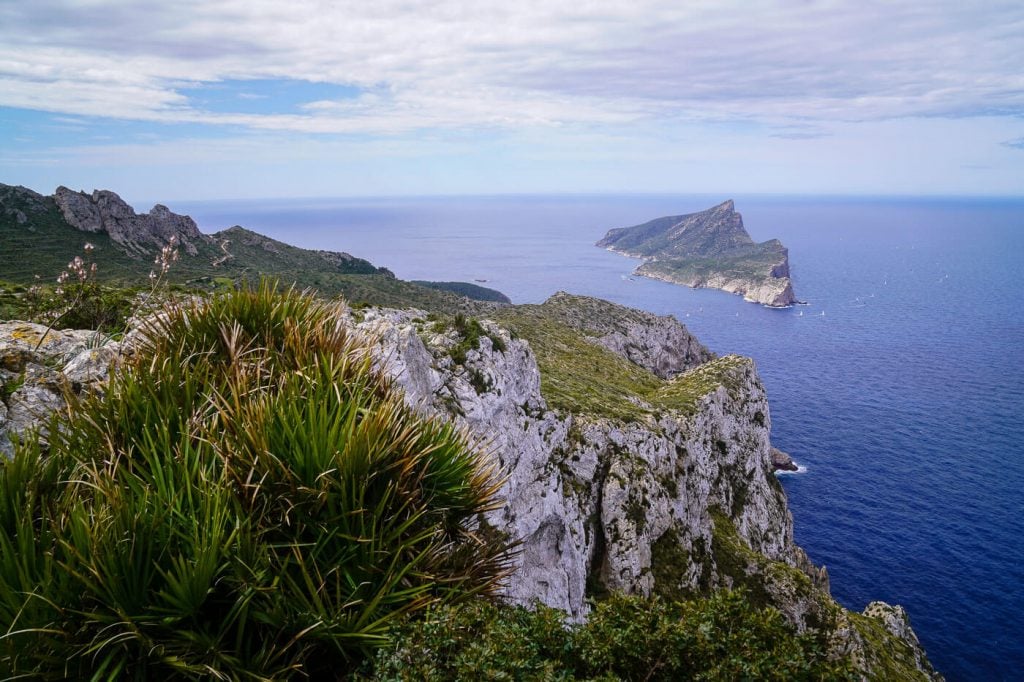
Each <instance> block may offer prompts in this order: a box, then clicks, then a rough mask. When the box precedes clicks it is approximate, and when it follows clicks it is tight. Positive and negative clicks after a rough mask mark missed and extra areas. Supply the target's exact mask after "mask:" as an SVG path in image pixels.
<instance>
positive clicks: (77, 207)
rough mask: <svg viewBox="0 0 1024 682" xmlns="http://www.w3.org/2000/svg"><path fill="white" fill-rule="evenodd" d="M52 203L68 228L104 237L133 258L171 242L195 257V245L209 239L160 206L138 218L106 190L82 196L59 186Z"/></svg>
mask: <svg viewBox="0 0 1024 682" xmlns="http://www.w3.org/2000/svg"><path fill="white" fill-rule="evenodd" d="M53 199H54V201H56V202H57V207H58V208H59V209H60V211H61V213H62V214H63V216H64V219H65V220H66V221H67V223H68V225H71V226H72V227H74V228H75V229H76V230H80V231H82V232H92V233H97V232H103V233H106V234H107V235H109V236H110V239H111V240H112V241H114V242H115V243H116V244H119V245H121V246H122V247H124V249H125V250H126V251H127V252H128V253H130V254H133V255H148V254H150V253H151V252H153V251H159V250H160V249H161V248H163V247H164V246H166V245H167V244H169V243H170V242H171V240H172V239H175V240H177V242H178V244H179V245H180V247H181V248H182V249H184V250H185V251H186V252H187V253H188V254H190V255H192V256H195V255H198V253H199V250H198V248H197V245H198V244H199V243H200V242H203V241H208V240H209V239H210V238H209V237H206V236H205V235H203V234H202V233H200V232H199V228H198V227H196V223H195V221H194V220H192V218H190V217H188V216H182V215H178V214H176V213H172V212H171V211H170V210H169V209H168V208H167V207H166V206H164V205H162V204H157V205H156V206H154V207H153V209H152V210H151V211H150V212H149V213H143V214H141V215H139V214H136V213H135V210H134V209H133V208H132V207H131V206H129V205H128V204H127V203H126V202H125V201H124V200H123V199H121V197H119V196H118V195H117V194H115V193H113V192H111V191H109V190H94V191H93V193H92V194H86V193H85V192H74V191H72V190H70V189H68V188H67V187H63V186H61V187H58V188H57V191H56V193H54V195H53Z"/></svg>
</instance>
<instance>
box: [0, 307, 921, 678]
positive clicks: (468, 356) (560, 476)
mask: <svg viewBox="0 0 1024 682" xmlns="http://www.w3.org/2000/svg"><path fill="white" fill-rule="evenodd" d="M549 304H550V305H549ZM549 304H545V306H535V307H533V308H534V309H535V310H533V312H535V313H538V314H540V313H543V314H544V315H547V316H549V317H555V318H558V324H560V325H564V327H565V328H570V329H573V330H575V332H576V333H577V334H578V335H579V337H580V338H582V339H583V341H582V343H585V344H587V345H588V346H590V347H592V348H593V349H594V352H595V353H596V354H597V355H596V356H593V357H591V356H586V355H581V354H580V352H579V348H574V349H570V350H571V354H572V356H573V357H577V358H579V362H596V361H598V360H600V358H599V357H598V356H601V355H609V356H615V357H616V358H618V361H627V362H628V363H629V364H630V366H633V367H635V368H637V371H638V372H642V373H646V374H645V376H649V377H650V381H651V382H654V383H653V384H652V385H650V386H648V385H647V384H643V385H644V386H647V388H648V390H649V392H648V393H645V394H643V395H636V396H634V397H633V400H635V405H633V407H635V408H636V409H635V410H631V411H628V412H625V413H624V414H626V415H627V416H626V417H625V418H624V417H622V416H615V417H608V416H602V415H601V414H600V413H597V412H594V411H592V410H591V411H587V410H582V411H580V412H577V413H572V412H569V411H567V410H565V409H563V408H561V407H553V406H552V405H551V404H550V403H549V399H548V398H547V397H546V394H547V395H561V394H559V393H558V392H557V390H556V389H557V388H558V387H557V386H554V385H552V384H551V382H550V379H549V377H542V376H541V372H540V369H539V367H538V360H537V355H535V352H534V349H533V348H532V347H531V342H530V341H528V340H527V339H526V338H523V337H521V336H519V335H517V334H514V333H513V332H512V331H510V330H509V329H508V328H505V327H503V326H499V325H498V324H496V323H493V322H490V321H487V320H481V321H479V322H478V323H476V324H478V326H477V327H473V326H472V325H469V324H467V323H466V322H465V321H464V320H463V321H461V322H458V323H452V321H451V320H447V321H446V320H443V319H429V316H428V315H427V314H426V313H424V312H421V311H408V310H407V311H399V310H386V309H367V310H364V311H359V312H357V313H353V317H352V324H353V327H354V328H355V329H357V330H358V331H359V332H361V333H363V334H365V335H367V336H368V337H369V338H371V339H373V340H374V343H375V344H376V348H377V354H378V358H379V362H380V364H381V366H382V367H383V368H385V370H386V371H387V372H388V373H390V374H391V375H392V376H393V377H394V378H395V381H396V382H397V384H398V385H399V386H401V387H402V388H403V389H404V390H405V396H406V400H407V401H408V402H409V403H410V404H411V405H412V406H414V407H415V408H416V409H418V410H421V411H423V412H425V413H428V414H443V415H446V416H449V417H451V418H453V419H454V420H456V421H457V422H458V423H460V424H462V425H463V426H465V427H466V428H467V429H468V430H469V432H470V433H471V434H472V436H473V437H474V438H475V439H477V440H478V442H479V443H480V444H481V446H482V447H484V448H486V449H487V450H488V451H489V452H490V453H491V454H492V456H493V457H494V458H495V460H496V461H497V463H498V464H499V465H500V467H501V470H502V472H503V473H504V474H505V475H506V476H507V479H506V481H505V484H504V490H503V494H504V496H505V498H506V500H507V504H506V505H505V507H504V508H503V509H501V510H498V511H495V512H492V513H490V514H489V515H488V516H487V517H486V518H485V519H482V521H481V523H484V524H487V525H489V526H491V527H492V528H493V529H494V530H496V531H499V532H503V533H507V534H508V535H509V536H511V537H514V538H518V539H520V540H521V541H522V545H521V552H520V553H519V555H518V556H517V558H516V564H515V570H514V572H513V574H512V576H511V578H510V580H509V582H508V585H507V587H506V589H505V592H506V596H507V597H508V598H509V599H511V600H512V601H515V602H518V603H523V604H529V603H532V602H534V601H535V600H540V601H541V602H543V603H545V604H548V605H550V606H554V607H557V608H560V609H563V610H564V611H566V612H567V613H569V614H570V615H571V617H573V618H575V619H581V618H584V617H585V616H586V613H587V608H588V607H587V601H586V600H587V598H588V597H590V596H600V595H601V594H603V593H605V592H607V591H610V590H622V591H625V592H630V593H639V594H660V595H663V596H666V597H687V596H693V595H698V594H701V593H706V592H707V591H709V590H713V589H716V588H719V587H744V588H746V589H747V591H748V594H749V595H750V597H751V599H753V600H755V601H756V602H758V603H763V604H771V605H774V606H775V607H777V608H779V609H780V610H781V611H782V613H783V614H784V615H785V616H786V617H787V618H788V619H789V620H790V621H791V622H792V623H793V624H794V625H795V626H796V627H797V628H798V629H800V630H807V629H810V628H815V629H819V630H822V631H825V632H828V633H829V637H830V641H831V647H832V649H833V651H834V652H835V653H836V654H837V655H850V656H852V657H853V659H854V660H855V661H857V663H858V665H859V666H860V667H861V669H862V671H863V672H864V674H865V676H866V677H872V678H877V679H915V678H919V679H939V677H938V676H937V675H935V674H934V672H933V671H932V670H931V668H930V666H929V665H928V663H927V659H926V658H925V657H924V653H923V651H921V648H920V646H919V644H918V643H917V640H916V637H914V636H913V632H912V630H911V629H910V627H909V622H908V621H907V620H906V616H905V614H904V613H903V612H902V609H899V608H898V607H890V606H888V605H884V604H881V603H875V604H872V605H871V606H870V607H869V608H868V609H867V610H866V611H865V613H864V614H855V613H850V612H847V611H845V610H844V609H842V608H841V607H839V606H838V605H837V604H836V603H835V602H834V601H833V600H832V599H831V597H830V596H829V594H828V578H827V575H826V573H825V571H824V570H823V569H819V568H816V567H815V566H813V565H812V564H811V562H810V561H809V560H808V559H807V556H806V555H805V554H804V552H803V551H802V550H801V549H800V548H799V547H797V546H796V545H795V544H794V542H793V531H792V518H791V516H790V513H789V511H788V508H787V506H786V499H785V494H784V492H783V490H782V488H781V486H780V485H779V483H778V481H777V480H776V478H775V476H774V474H773V465H772V448H771V445H770V429H771V418H770V412H769V406H768V402H767V399H766V396H765V393H764V388H763V386H762V384H761V381H760V379H759V377H758V375H757V371H756V368H755V366H754V363H753V362H752V361H751V360H750V359H748V358H742V357H738V356H726V357H722V358H713V357H712V356H711V354H710V353H708V352H707V350H706V349H704V348H703V346H700V345H699V343H697V342H696V341H695V340H694V339H693V338H692V336H690V335H689V334H688V332H686V330H685V328H683V327H682V325H679V324H678V322H675V321H674V320H671V318H658V317H655V316H652V315H648V314H645V313H637V312H636V311H627V310H626V309H623V308H621V307H619V306H613V305H612V304H607V303H605V302H600V301H594V300H592V299H581V298H579V297H570V296H568V295H559V296H558V297H556V299H555V300H553V301H552V302H549ZM573 310H578V311H579V312H580V314H579V315H574V314H573V313H572V311H573ZM538 311H539V312H538ZM468 329H472V330H474V331H473V334H470V333H469V331H467V330H468ZM520 329H525V327H520ZM552 329H554V328H553V327H552V328H548V327H545V328H544V330H545V333H547V332H550V331H551V330H552ZM45 331H46V330H45V328H43V327H40V326H38V325H30V324H26V323H16V322H15V323H4V324H0V368H2V369H0V397H2V398H3V400H2V402H0V449H3V451H4V452H9V451H10V437H11V436H17V435H18V434H24V433H27V432H28V431H27V429H29V428H30V427H31V426H32V425H33V424H34V423H38V420H39V419H40V418H41V417H42V416H44V415H45V413H46V412H47V411H49V410H52V409H57V408H59V407H60V406H61V405H63V404H64V399H65V396H66V395H68V392H70V393H74V392H81V391H84V390H99V389H100V388H101V387H102V378H103V376H104V373H105V368H106V366H107V365H108V364H109V363H110V362H111V361H113V360H114V359H116V357H117V354H118V352H119V351H120V350H121V349H120V348H119V347H118V346H117V345H116V344H106V345H101V346H99V347H95V346H97V344H96V343H95V342H94V337H93V336H92V332H58V333H53V332H50V333H49V334H47V335H46V338H45V339H43V343H42V344H40V343H39V341H40V339H41V338H43V334H44V333H45ZM666 337H668V338H674V339H675V343H676V344H681V345H677V346H676V347H674V348H669V347H663V346H658V345H657V343H664V341H663V339H664V338H666ZM659 339H661V340H662V341H658V340H659ZM129 343H130V342H129ZM652 344H653V345H652ZM37 345H38V349H37V348H36V346H37ZM91 346H92V347H91ZM545 352H547V351H545ZM662 356H669V357H672V358H674V359H673V360H672V361H671V362H669V363H665V362H662V361H661V358H662ZM548 361H549V360H548ZM608 366H612V365H608ZM581 371H582V370H581ZM655 373H658V375H659V376H660V377H661V378H658V377H656V376H655ZM608 379H609V381H612V380H613V377H608ZM558 380H560V379H556V381H558ZM681 395H682V396H685V400H681V399H679V396H681ZM665 396H673V399H672V400H662V398H664V397H665ZM559 404H561V403H559ZM587 404H598V405H599V404H600V403H599V402H594V403H587ZM44 436H45V434H44ZM776 457H778V456H777V455H776ZM892 675H895V677H892Z"/></svg>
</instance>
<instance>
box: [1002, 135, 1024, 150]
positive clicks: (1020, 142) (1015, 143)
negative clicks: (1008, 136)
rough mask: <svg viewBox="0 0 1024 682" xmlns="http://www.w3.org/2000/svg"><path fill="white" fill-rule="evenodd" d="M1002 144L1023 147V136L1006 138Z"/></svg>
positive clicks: (1014, 147)
mask: <svg viewBox="0 0 1024 682" xmlns="http://www.w3.org/2000/svg"><path fill="white" fill-rule="evenodd" d="M1002 145H1003V146H1004V147H1009V148H1010V149H1024V137H1020V138H1017V139H1016V140H1007V141H1006V142H1003V143H1002Z"/></svg>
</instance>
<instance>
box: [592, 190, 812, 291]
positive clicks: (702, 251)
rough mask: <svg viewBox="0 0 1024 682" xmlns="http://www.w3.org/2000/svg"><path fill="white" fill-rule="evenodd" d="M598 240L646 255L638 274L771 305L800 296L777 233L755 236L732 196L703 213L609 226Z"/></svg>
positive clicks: (617, 249) (614, 248) (624, 251)
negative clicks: (760, 238)
mask: <svg viewBox="0 0 1024 682" xmlns="http://www.w3.org/2000/svg"><path fill="white" fill-rule="evenodd" d="M597 246H600V247H603V248H606V249H608V250H610V251H614V252H616V253H621V254H623V255H626V256H632V257H634V258H643V259H644V262H643V263H642V264H641V265H640V266H639V267H638V268H637V269H636V274H638V275H643V276H645V277H651V278H653V279H662V280H665V281H668V282H673V283H675V284H684V285H686V286H689V287H708V288H713V289H723V290H724V291H728V292H730V293H735V294H741V295H743V296H744V298H746V300H748V301H752V302H756V303H762V304H764V305H767V306H771V307H784V306H788V305H792V304H793V303H795V302H796V297H795V296H794V294H793V286H792V283H791V281H790V277H789V252H788V250H787V249H786V247H784V246H783V245H782V242H780V241H779V240H778V239H770V240H768V241H766V242H761V243H757V242H755V241H754V240H753V239H751V238H750V235H749V234H748V233H747V231H746V229H745V228H744V227H743V217H742V216H741V215H740V214H739V213H738V212H736V210H735V208H734V206H733V202H732V200H729V201H726V202H723V203H721V204H719V205H718V206H714V207H712V208H709V209H707V210H706V211H700V212H699V213H690V214H687V215H677V216H666V217H663V218H657V219H655V220H651V221H649V222H646V223H643V224H641V225H634V226H632V227H621V228H616V229H613V230H609V231H608V234H606V235H605V236H604V238H603V239H601V240H600V241H599V242H597Z"/></svg>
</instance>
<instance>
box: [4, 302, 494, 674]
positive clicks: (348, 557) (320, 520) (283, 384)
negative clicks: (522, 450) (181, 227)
mask: <svg viewBox="0 0 1024 682" xmlns="http://www.w3.org/2000/svg"><path fill="white" fill-rule="evenodd" d="M50 433H51V434H54V435H52V436H51V445H50V448H49V451H48V452H46V453H44V452H43V451H42V446H40V444H39V443H38V442H34V441H26V442H24V443H22V444H20V445H19V447H18V448H17V451H16V454H15V456H14V458H13V459H12V460H11V461H9V462H6V463H5V464H3V465H2V466H0V496H2V499H0V627H2V628H3V632H0V673H3V674H5V675H6V676H17V675H29V676H32V677H41V678H51V679H55V678H60V679H65V678H79V677H81V678H91V679H124V678H128V679H132V678H134V679H149V678H152V677H155V676H157V675H165V676H171V677H174V676H178V677H183V678H196V679H197V678H220V679H280V678H282V677H289V676H292V675H296V674H298V675H303V676H310V677H314V678H321V677H328V678H335V677H338V676H339V675H341V674H343V673H344V671H345V670H347V669H350V668H351V666H352V665H354V664H355V663H356V662H357V661H358V660H359V659H360V658H361V657H363V656H364V655H365V653H366V652H367V651H368V650H370V649H372V648H374V647H376V646H378V645H380V644H381V643H384V642H385V641H386V638H387V633H388V629H389V627H390V626H391V624H392V623H393V622H394V621H395V619H396V618H399V617H401V616H403V615H405V614H408V613H409V612H411V611H414V610H417V609H420V608H423V607H425V606H426V605H428V604H431V603H435V602H455V601H459V600H461V599H463V598H465V597H467V596H469V595H473V594H479V593H488V592H491V591H493V590H494V589H495V588H496V587H497V585H498V584H499V581H500V579H501V578H502V577H503V575H504V574H505V571H506V570H507V560H508V557H509V552H510V545H509V543H508V542H506V541H504V540H501V539H500V538H499V539H496V538H495V537H494V536H493V534H487V535H483V534H479V533H475V532H474V528H475V527H476V524H477V522H478V519H479V517H480V515H481V514H482V513H484V512H486V511H488V510H490V509H493V508H495V507H496V506H497V505H498V504H499V500H498V498H497V496H496V495H497V491H498V488H499V485H500V482H499V481H497V480H496V479H495V477H494V472H493V471H492V470H491V469H490V468H489V465H488V463H487V460H486V457H485V455H483V454H481V453H480V452H479V451H478V450H477V449H476V448H475V447H474V444H473V443H472V442H471V441H470V439H469V438H468V436H467V435H466V434H465V433H463V432H461V431H460V430H458V429H457V428H455V427H454V426H453V425H451V424H450V423H446V422H442V421H439V420H436V419H428V418H424V417H422V416H420V415H417V414H416V413H415V412H413V411H412V410H410V409H409V408H408V407H407V406H406V405H405V404H404V402H403V399H402V396H401V395H400V394H399V393H398V392H397V391H396V390H395V389H394V387H393V386H392V384H391V383H390V381H389V380H388V379H387V378H386V377H385V376H384V375H383V374H381V373H380V372H379V371H377V370H376V369H375V367H374V363H373V360H372V356H371V353H370V351H369V345H368V342H367V341H365V340H362V339H359V338H356V337H355V336H353V335H352V334H351V333H350V331H349V330H348V329H347V327H346V325H345V323H344V315H343V309H342V307H341V306H340V305H339V304H332V303H328V302H323V301H318V300H315V299H314V298H312V297H311V296H309V295H306V294H301V293H297V292H295V291H287V292H278V291H277V290H276V287H275V286H274V285H273V284H271V283H268V282H262V283H260V285H259V286H258V287H257V288H255V289H252V290H249V289H243V290H241V291H234V292H228V293H225V294H222V295H220V296H218V297H215V298H213V299H211V300H208V301H203V302H195V303H192V304H190V305H186V306H179V307H169V308H167V309H166V310H165V311H164V312H163V313H162V314H161V315H159V316H157V317H155V318H154V319H153V320H152V321H150V322H149V323H147V325H146V326H145V328H144V329H142V331H141V340H140V342H139V343H138V347H137V349H136V351H135V352H134V354H133V355H132V356H130V357H129V358H128V359H126V360H125V362H124V363H123V365H122V366H121V367H120V368H119V370H118V371H117V372H116V373H115V374H114V375H113V376H112V378H111V380H110V384H109V386H108V388H107V391H106V396H105V397H103V398H100V397H90V398H86V399H85V400H84V401H82V402H81V403H80V404H76V405H73V406H72V408H71V409H70V410H69V411H68V413H67V414H66V415H63V416H61V417H60V418H59V419H58V420H57V423H55V424H53V425H52V428H51V429H50Z"/></svg>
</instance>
